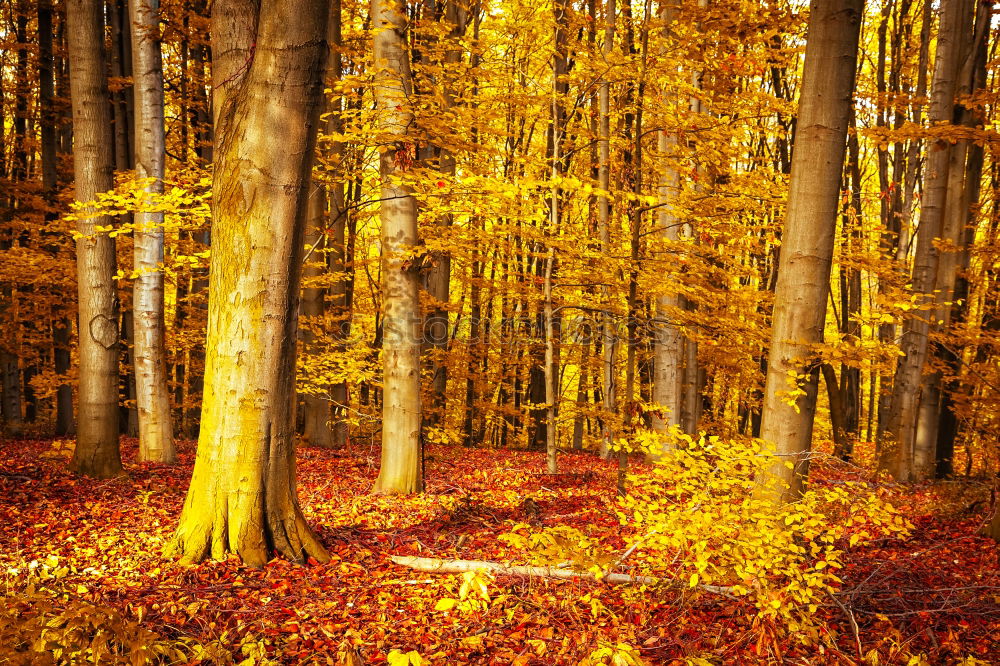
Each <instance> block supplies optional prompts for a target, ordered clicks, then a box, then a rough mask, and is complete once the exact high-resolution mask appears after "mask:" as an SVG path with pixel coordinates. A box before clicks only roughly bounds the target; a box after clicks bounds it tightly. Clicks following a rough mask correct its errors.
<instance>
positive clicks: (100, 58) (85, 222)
mask: <svg viewBox="0 0 1000 666" xmlns="http://www.w3.org/2000/svg"><path fill="white" fill-rule="evenodd" d="M103 8H104V3H103V2H101V1H100V0H67V3H66V21H67V31H66V32H67V35H66V36H67V41H68V46H69V58H70V60H71V61H72V62H73V69H72V72H71V73H70V93H71V99H72V105H73V170H74V174H75V177H76V200H77V201H80V202H89V201H93V200H94V199H95V198H96V197H97V195H98V194H99V193H101V192H106V191H108V190H111V189H112V188H113V187H114V166H113V163H112V155H111V149H112V147H113V146H114V142H113V141H112V136H111V123H110V118H109V117H108V111H109V109H108V101H107V100H108V87H107V78H106V71H107V70H106V69H105V63H104V21H103V20H102V14H103ZM111 223H112V221H111V219H110V218H109V217H107V216H104V215H101V216H96V217H90V218H87V217H82V218H81V219H80V220H79V221H78V222H77V231H78V232H79V234H80V238H79V239H78V240H77V242H76V256H77V287H78V294H79V331H80V342H79V356H80V380H79V381H80V384H79V390H78V393H79V400H80V405H79V422H78V426H77V443H76V449H75V450H74V451H73V459H72V461H71V462H70V468H71V469H72V470H73V471H75V472H78V473H80V474H86V475H88V476H95V477H98V478H108V477H112V476H116V475H118V474H120V473H121V471H122V463H121V453H120V452H119V448H118V306H117V304H118V298H117V295H116V293H115V292H116V287H115V281H114V274H115V242H114V240H113V239H112V238H110V237H109V236H108V235H107V234H106V233H97V232H95V227H97V226H105V227H108V226H110V225H111Z"/></svg>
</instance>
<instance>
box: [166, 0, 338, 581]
mask: <svg viewBox="0 0 1000 666" xmlns="http://www.w3.org/2000/svg"><path fill="white" fill-rule="evenodd" d="M213 11H214V13H213V17H212V35H213V40H214V42H213V43H214V45H215V47H216V48H215V49H213V50H214V52H215V53H217V54H223V53H225V54H229V57H223V58H222V62H220V63H219V66H217V68H216V72H215V75H216V76H217V77H218V78H217V85H216V90H219V89H220V88H223V89H225V92H224V93H223V94H222V95H221V96H222V97H223V98H224V101H223V103H222V105H221V108H219V109H217V110H216V114H215V117H216V131H215V136H216V139H217V144H216V152H215V172H214V180H213V201H212V208H213V210H212V217H213V235H212V241H213V246H212V260H211V271H210V277H209V280H210V294H211V296H210V298H209V305H208V315H209V320H208V338H207V342H206V345H205V348H206V352H207V353H206V368H205V397H204V401H203V408H202V421H201V433H200V438H199V441H198V455H197V458H196V460H195V466H194V473H193V475H192V478H191V486H190V488H189V490H188V494H187V498H186V500H185V502H184V508H183V511H182V514H181V519H180V524H179V525H178V528H177V532H176V534H175V536H174V539H173V541H172V544H171V546H170V549H169V550H171V552H174V553H177V554H179V555H180V556H181V559H182V560H183V561H186V562H196V561H200V560H203V559H205V558H206V557H209V556H211V557H212V558H216V559H219V558H223V557H225V556H226V555H227V554H229V553H235V554H237V555H238V556H239V557H240V558H241V559H242V560H243V562H244V563H246V564H249V565H251V566H263V564H264V563H265V562H266V561H267V560H268V559H269V558H270V557H271V556H272V555H273V554H275V553H278V554H281V555H284V556H285V557H287V558H289V559H291V560H294V561H299V562H301V561H304V560H306V559H307V558H309V557H313V558H315V559H317V560H326V559H328V557H329V556H328V554H327V552H326V549H325V548H324V547H323V545H322V544H321V543H320V541H319V539H318V538H317V537H316V535H315V534H314V533H313V531H312V530H311V529H310V527H309V526H308V525H307V524H306V521H305V518H304V516H303V514H302V511H301V509H300V507H299V503H298V499H297V496H296V488H295V485H296V482H295V440H294V435H295V424H294V415H295V410H294V404H295V401H294V398H295V387H294V385H295V345H296V328H297V324H298V298H299V285H300V278H301V261H300V258H301V250H302V243H303V231H304V230H303V226H304V219H305V216H304V214H305V205H306V199H307V197H308V194H309V184H310V181H311V172H312V157H313V153H314V150H315V140H316V126H317V123H318V121H319V118H318V116H319V109H320V100H321V92H322V87H321V84H322V80H321V79H322V72H323V65H324V59H325V56H326V52H327V47H326V43H325V39H324V31H325V27H326V19H327V2H325V1H324V0H309V1H302V2H297V3H295V4H294V5H292V4H289V3H286V2H279V1H277V0H265V1H264V2H263V3H262V6H260V7H259V8H258V7H257V5H256V3H254V2H252V1H249V0H217V1H216V3H215V5H214V10H213ZM234 16H240V17H242V18H243V19H245V20H246V22H245V23H240V22H239V21H236V22H235V23H233V22H232V21H231V19H232V18H233V17H234ZM233 53H242V54H244V56H245V58H246V59H245V60H242V61H240V60H238V59H237V58H232V57H231V54H233Z"/></svg>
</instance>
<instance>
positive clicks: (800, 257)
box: [758, 0, 863, 502]
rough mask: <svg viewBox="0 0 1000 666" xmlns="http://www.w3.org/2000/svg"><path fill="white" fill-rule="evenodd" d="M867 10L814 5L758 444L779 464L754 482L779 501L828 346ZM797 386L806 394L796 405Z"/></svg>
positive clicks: (789, 482)
mask: <svg viewBox="0 0 1000 666" xmlns="http://www.w3.org/2000/svg"><path fill="white" fill-rule="evenodd" d="M862 8H863V0H813V2H812V3H811V4H810V14H809V34H808V38H807V42H806V54H805V66H804V71H803V75H802V89H801V93H800V97H799V114H798V122H797V130H796V135H795V150H794V153H793V155H792V175H791V182H790V187H789V195H788V207H787V212H786V215H785V229H784V235H783V237H782V248H781V258H780V263H779V269H778V282H777V285H776V287H775V303H774V321H773V328H772V331H771V345H770V350H771V351H770V358H769V360H768V369H767V384H766V387H765V391H764V410H763V415H762V422H761V438H762V439H764V440H765V441H766V442H767V443H768V445H769V446H770V447H771V450H772V451H773V452H774V454H775V455H776V456H777V459H776V460H775V461H774V463H773V464H772V465H771V466H770V467H769V469H768V470H766V471H765V472H764V473H762V474H761V478H759V479H758V483H759V484H760V492H761V493H762V495H763V496H766V497H768V498H770V499H772V500H773V501H775V502H780V501H783V500H785V499H788V498H791V497H794V496H796V495H797V494H798V492H799V491H800V490H801V485H802V481H803V480H804V478H805V476H806V474H807V473H808V451H809V449H810V446H811V443H812V430H813V417H814V414H815V398H816V388H817V386H816V383H817V368H816V367H815V359H814V354H815V345H816V344H817V343H820V342H822V340H823V325H824V322H825V319H826V297H827V291H828V290H829V282H830V268H831V263H832V260H833V240H834V234H835V232H836V225H837V206H838V199H839V196H838V195H839V190H840V180H841V172H842V170H843V167H844V154H845V151H846V139H847V126H848V122H849V116H850V110H851V104H852V96H853V92H854V74H855V67H856V62H857V55H858V35H859V32H860V29H861V19H862ZM791 389H802V390H804V391H805V395H804V396H801V397H795V400H794V402H795V404H794V405H792V404H789V402H791V400H790V397H789V391H790V390H791ZM787 462H791V463H792V464H793V468H792V469H789V468H788V466H786V463H787Z"/></svg>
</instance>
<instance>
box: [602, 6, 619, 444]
mask: <svg viewBox="0 0 1000 666" xmlns="http://www.w3.org/2000/svg"><path fill="white" fill-rule="evenodd" d="M617 11H618V9H617V6H616V0H606V4H605V9H604V12H605V13H604V20H605V24H604V44H603V45H602V47H601V52H602V53H603V54H604V57H605V58H607V57H608V56H610V55H611V53H612V52H613V51H614V46H615V17H616V14H617ZM598 105H599V106H598V115H599V121H598V132H599V134H598V146H597V157H598V163H597V186H598V188H599V189H600V190H601V194H600V196H598V198H597V229H598V235H599V236H600V239H601V249H602V250H603V251H604V252H605V253H610V252H611V197H610V195H609V194H608V191H609V190H610V189H611V81H610V73H606V74H605V75H604V77H603V80H602V81H601V87H600V91H599V98H598ZM601 292H602V294H603V296H604V299H603V300H604V307H605V308H606V309H605V311H604V312H603V313H602V315H601V350H602V355H601V359H602V363H601V379H602V388H603V391H602V397H603V398H604V405H603V407H604V412H605V417H604V425H603V433H602V435H601V447H600V453H601V457H602V458H607V457H608V456H609V455H610V453H611V443H612V442H613V440H614V427H613V425H612V422H611V419H612V418H613V416H612V415H613V414H615V412H616V411H617V410H616V407H617V394H618V390H617V389H618V387H617V381H618V379H617V377H618V375H617V371H616V368H615V365H616V357H617V352H618V339H617V334H616V332H615V317H614V313H613V312H612V308H611V286H610V285H609V284H607V281H605V284H604V285H602V286H601Z"/></svg>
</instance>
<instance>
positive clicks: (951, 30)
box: [879, 0, 970, 481]
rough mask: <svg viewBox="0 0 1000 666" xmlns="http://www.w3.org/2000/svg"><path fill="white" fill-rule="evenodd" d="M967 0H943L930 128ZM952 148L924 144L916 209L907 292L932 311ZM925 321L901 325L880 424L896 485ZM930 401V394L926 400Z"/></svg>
mask: <svg viewBox="0 0 1000 666" xmlns="http://www.w3.org/2000/svg"><path fill="white" fill-rule="evenodd" d="M969 4H970V0H942V2H941V27H940V29H939V31H938V40H937V53H936V55H935V62H934V82H933V84H932V87H931V105H930V111H929V113H928V119H929V120H930V122H931V123H932V124H941V123H947V122H950V121H951V120H952V117H953V114H954V104H955V85H956V79H957V76H958V68H959V65H960V60H961V53H962V50H963V47H964V46H965V40H966V38H967V35H966V34H965V33H966V27H967V26H966V25H965V17H966V16H967V14H968V12H967V6H969ZM951 153H952V147H951V145H950V144H949V143H948V142H947V140H945V139H939V140H938V141H935V142H933V143H931V144H930V145H929V148H928V156H927V170H926V173H927V176H926V178H925V180H924V191H923V197H922V198H921V205H920V225H919V228H918V232H917V245H916V253H915V255H914V259H913V272H912V276H911V282H912V289H913V292H914V294H915V295H917V296H918V297H919V298H920V299H921V304H923V305H925V306H928V307H933V298H934V297H933V292H934V286H935V278H936V274H937V269H938V260H939V251H938V248H937V247H935V245H934V243H935V239H937V238H939V237H940V236H941V233H942V228H943V221H944V214H945V206H946V204H947V197H948V180H949V176H948V174H949V170H950V161H951ZM929 334H930V317H928V316H927V313H926V312H921V313H920V314H919V315H918V316H915V317H911V318H909V319H907V320H906V321H905V322H904V323H903V336H902V340H901V342H900V351H902V353H903V356H902V357H901V358H900V360H899V362H898V364H897V366H896V373H895V376H894V378H893V383H892V396H891V398H890V401H889V406H888V413H887V414H886V420H885V424H886V427H885V432H886V440H885V441H884V442H882V446H881V451H880V456H879V468H880V469H883V470H886V471H888V472H889V473H890V474H891V475H892V476H893V478H895V479H896V480H897V481H910V480H911V479H913V478H914V475H915V473H916V470H915V469H914V441H915V434H916V429H917V420H918V414H919V406H920V397H921V396H920V387H921V383H922V379H921V375H922V373H923V369H924V364H925V363H926V360H927V349H928V338H929ZM928 397H930V396H928Z"/></svg>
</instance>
